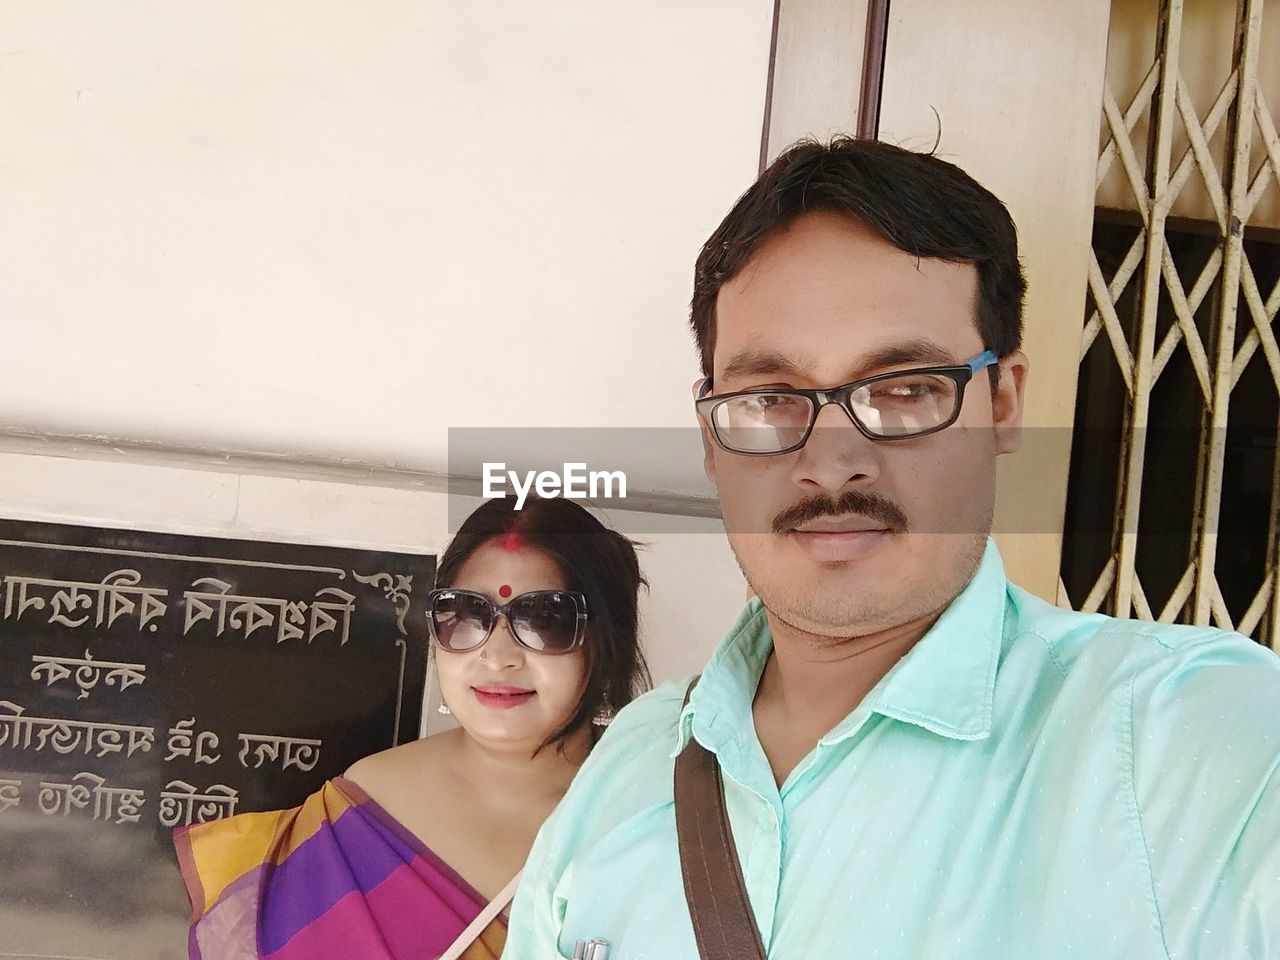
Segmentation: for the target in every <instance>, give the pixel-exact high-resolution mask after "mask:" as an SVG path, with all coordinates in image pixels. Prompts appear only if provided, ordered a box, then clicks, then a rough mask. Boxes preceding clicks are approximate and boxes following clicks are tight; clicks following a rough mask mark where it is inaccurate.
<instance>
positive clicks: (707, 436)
mask: <svg viewBox="0 0 1280 960" xmlns="http://www.w3.org/2000/svg"><path fill="white" fill-rule="evenodd" d="M706 382H707V378H706V377H699V378H698V379H697V380H695V381H693V399H695V400H697V399H698V398H699V397H700V396H701V394H702V385H703V384H704V383H706ZM693 416H694V419H696V420H697V421H698V430H699V431H700V432H701V434H702V472H703V473H705V474H706V475H707V479H708V480H710V481H711V482H712V483H715V482H716V457H715V441H714V440H712V439H711V428H710V427H708V426H707V422H706V421H705V420H703V419H702V415H701V414H699V413H698V412H697V410H695V411H694V413H693Z"/></svg>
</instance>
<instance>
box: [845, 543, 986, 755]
mask: <svg viewBox="0 0 1280 960" xmlns="http://www.w3.org/2000/svg"><path fill="white" fill-rule="evenodd" d="M1007 594H1008V582H1007V581H1006V580H1005V575H1004V564H1003V563H1002V562H1001V560H1000V552H999V551H998V550H997V549H996V545H995V543H994V542H993V541H991V540H990V539H988V541H987V546H986V550H985V551H984V552H983V556H982V561H981V562H980V563H979V564H978V570H977V572H976V573H975V574H974V575H973V579H971V580H970V581H969V585H968V586H966V587H965V588H964V590H962V591H961V592H960V595H959V596H958V597H956V598H955V599H954V600H952V601H951V603H950V604H949V605H948V606H947V608H946V609H945V610H944V611H942V616H940V617H939V618H938V620H937V622H936V623H934V625H933V626H932V627H931V628H930V629H929V631H928V632H927V633H926V634H925V635H924V636H923V637H921V638H920V640H919V642H917V643H916V645H915V646H914V647H912V648H911V650H909V651H908V652H907V654H906V656H904V657H903V658H902V659H901V660H899V661H898V662H897V663H896V664H895V665H894V667H893V669H891V670H890V671H889V672H888V674H886V675H885V677H884V679H882V680H881V681H880V682H879V683H878V684H876V686H875V688H874V689H873V690H872V691H871V693H870V694H868V697H867V699H868V705H869V706H870V708H871V710H873V711H875V712H876V713H879V714H882V715H883V716H886V717H893V718H894V719H896V720H902V721H904V722H906V723H913V724H915V725H916V726H919V727H923V728H924V729H926V730H930V731H932V732H933V733H936V734H939V735H940V736H944V737H950V738H951V739H953V740H985V739H986V738H987V737H988V736H990V735H991V714H992V709H993V706H994V703H995V694H996V668H997V667H998V666H999V663H1000V651H1001V649H1002V646H1003V642H1004V616H1005V607H1006V603H1007ZM848 725H849V721H848V720H847V719H846V720H845V721H843V722H842V723H840V724H838V725H837V726H836V728H835V729H834V730H832V731H831V733H829V734H827V736H826V737H824V738H823V742H826V743H833V742H835V741H837V740H839V739H841V738H842V737H843V736H847V735H848V732H852V731H848V732H846V731H845V730H844V729H843V728H845V727H846V726H848Z"/></svg>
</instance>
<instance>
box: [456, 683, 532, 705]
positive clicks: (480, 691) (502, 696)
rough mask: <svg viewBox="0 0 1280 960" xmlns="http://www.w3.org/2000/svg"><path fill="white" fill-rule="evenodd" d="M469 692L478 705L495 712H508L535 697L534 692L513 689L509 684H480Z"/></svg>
mask: <svg viewBox="0 0 1280 960" xmlns="http://www.w3.org/2000/svg"><path fill="white" fill-rule="evenodd" d="M471 692H472V693H473V694H475V698H476V699H477V700H479V701H480V703H482V704H483V705H484V706H486V707H491V708H493V709H495V710H510V709H511V708H513V707H518V706H520V705H521V704H523V703H527V702H528V701H529V700H530V699H531V698H533V697H535V696H536V695H537V691H536V690H530V689H529V688H528V687H515V686H512V685H511V684H509V683H481V684H477V685H476V686H474V687H472V688H471Z"/></svg>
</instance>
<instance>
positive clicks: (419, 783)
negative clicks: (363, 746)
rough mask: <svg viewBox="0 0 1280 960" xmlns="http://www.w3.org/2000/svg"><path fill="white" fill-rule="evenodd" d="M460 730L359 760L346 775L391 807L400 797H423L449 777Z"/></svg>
mask: <svg viewBox="0 0 1280 960" xmlns="http://www.w3.org/2000/svg"><path fill="white" fill-rule="evenodd" d="M456 734H457V731H454V730H447V731H445V732H444V733H438V734H435V735H434V736H430V737H424V738H423V739H421V740H411V741H410V742H409V743H402V744H400V745H399V746H398V747H390V748H388V749H386V750H380V751H378V752H377V753H371V754H369V756H367V757H363V758H361V759H360V760H357V761H356V762H355V763H353V764H352V765H351V766H350V767H348V768H347V771H346V772H345V773H344V774H343V775H342V780H344V781H346V782H348V783H352V784H355V785H356V786H357V787H359V788H360V789H361V790H362V791H364V793H365V794H367V795H368V796H370V797H372V798H373V799H374V800H376V801H378V802H379V803H381V804H382V805H383V806H388V803H386V802H384V801H394V799H395V798H396V797H398V796H401V795H404V796H407V797H421V796H422V795H423V793H422V791H423V790H424V789H426V788H428V787H431V786H433V785H434V786H436V787H438V786H439V784H440V782H441V780H442V779H444V778H445V777H446V776H447V774H448V768H447V764H446V763H445V758H446V756H447V755H448V754H449V752H450V750H451V749H452V747H453V740H454V739H455V736H456Z"/></svg>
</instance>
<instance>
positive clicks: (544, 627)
mask: <svg viewBox="0 0 1280 960" xmlns="http://www.w3.org/2000/svg"><path fill="white" fill-rule="evenodd" d="M499 614H501V615H502V616H504V617H506V619H507V624H508V626H509V627H510V628H511V635H512V636H513V637H515V639H516V643H518V644H520V646H522V647H524V648H525V649H526V650H532V651H533V652H534V653H548V654H561V653H572V652H573V651H574V650H575V649H577V648H578V647H580V646H582V641H583V638H584V637H585V633H586V626H587V598H586V597H584V596H583V595H582V594H580V593H578V592H577V591H576V590H530V591H529V592H528V593H522V594H520V595H519V596H517V597H512V598H511V599H510V600H508V601H507V602H506V603H501V604H498V603H494V602H493V601H492V600H490V599H489V598H488V597H486V596H485V595H484V594H483V593H477V592H475V591H474V590H455V589H453V588H452V587H444V588H442V589H439V590H432V591H431V592H430V593H428V594H427V623H428V624H429V625H430V627H431V637H432V639H433V640H435V642H436V646H438V647H439V648H440V649H441V650H448V651H449V652H450V653H465V652H467V651H469V650H478V649H479V648H480V647H482V646H484V643H485V641H486V640H488V639H489V637H490V636H491V635H492V634H493V628H494V627H495V626H496V625H497V623H498V616H499Z"/></svg>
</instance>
